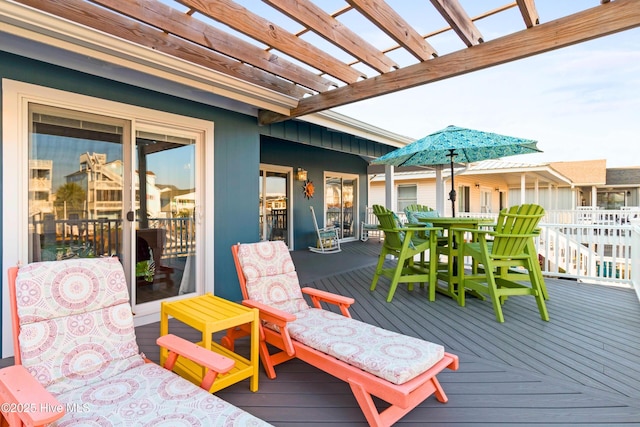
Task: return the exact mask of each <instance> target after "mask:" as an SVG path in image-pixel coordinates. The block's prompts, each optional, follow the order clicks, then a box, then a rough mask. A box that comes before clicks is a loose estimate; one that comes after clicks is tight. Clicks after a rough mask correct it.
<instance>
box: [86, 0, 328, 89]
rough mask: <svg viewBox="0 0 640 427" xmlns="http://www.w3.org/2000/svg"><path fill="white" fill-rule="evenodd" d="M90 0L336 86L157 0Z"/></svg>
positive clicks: (288, 74)
mask: <svg viewBox="0 0 640 427" xmlns="http://www.w3.org/2000/svg"><path fill="white" fill-rule="evenodd" d="M91 1H92V2H94V3H96V4H99V5H101V6H104V7H106V8H108V9H110V10H113V11H115V12H118V13H121V14H123V15H126V16H129V17H131V18H133V19H135V20H138V21H140V22H144V23H146V24H148V25H151V26H153V27H156V28H158V29H160V30H162V31H165V32H167V33H169V34H173V35H175V36H177V37H180V38H182V39H184V40H187V41H190V42H193V43H196V44H198V45H200V46H202V47H205V48H207V49H211V50H214V51H216V52H219V53H221V54H223V55H226V56H229V57H231V58H234V59H236V60H238V61H241V62H243V63H245V64H249V65H252V66H254V67H256V68H258V69H261V70H263V71H267V72H268V73H270V74H273V75H275V76H280V77H282V78H284V79H287V80H290V81H292V82H294V83H297V84H299V85H301V86H304V87H306V88H309V89H312V90H314V91H316V92H324V91H326V90H329V89H330V88H332V87H335V86H336V84H335V83H334V82H331V81H330V80H327V79H325V78H322V77H320V76H318V75H317V74H315V73H312V72H311V71H309V70H307V69H305V68H302V67H300V66H298V65H296V64H294V63H292V62H290V61H287V60H285V59H283V58H279V57H278V56H277V55H275V54H273V53H270V52H267V51H266V50H264V49H261V48H259V47H258V46H255V45H253V44H251V43H248V42H246V41H244V40H242V39H240V38H238V37H235V36H233V35H231V34H228V33H226V32H224V31H222V30H220V29H218V28H215V27H213V26H211V25H207V24H206V23H204V22H203V21H201V20H199V19H196V18H193V17H191V16H189V15H188V14H185V13H182V12H180V11H178V10H176V9H173V8H172V7H170V6H167V5H165V4H163V3H161V2H159V1H157V0H91Z"/></svg>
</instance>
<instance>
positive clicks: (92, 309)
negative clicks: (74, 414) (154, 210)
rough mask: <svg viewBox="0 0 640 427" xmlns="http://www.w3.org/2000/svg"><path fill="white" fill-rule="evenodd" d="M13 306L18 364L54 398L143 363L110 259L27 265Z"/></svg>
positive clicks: (122, 285) (120, 276) (120, 274)
mask: <svg viewBox="0 0 640 427" xmlns="http://www.w3.org/2000/svg"><path fill="white" fill-rule="evenodd" d="M16 302H17V308H18V314H19V318H20V334H19V337H18V339H19V341H20V351H21V356H22V364H23V365H24V366H25V368H27V369H28V370H29V372H31V374H32V375H33V376H34V377H35V378H36V379H37V380H38V381H39V382H40V383H41V384H42V385H43V386H45V387H46V388H47V389H48V390H49V391H50V392H52V393H54V394H58V393H63V392H65V391H68V390H72V389H74V388H77V387H82V386H85V385H87V384H92V383H99V382H101V381H104V379H105V378H109V377H112V376H113V375H116V374H118V373H120V372H123V371H126V370H128V369H131V368H133V367H136V366H140V365H142V364H144V360H143V359H142V357H141V356H140V351H139V349H138V344H137V343H136V337H135V332H134V326H133V316H132V314H131V306H130V305H129V294H128V290H127V285H126V281H125V278H124V271H123V269H122V266H121V264H120V263H119V262H118V260H117V259H115V258H100V259H92V260H87V259H71V260H65V261H50V262H42V263H33V264H29V265H26V266H24V267H22V268H20V270H18V277H17V279H16Z"/></svg>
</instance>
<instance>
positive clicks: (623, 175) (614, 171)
mask: <svg viewBox="0 0 640 427" xmlns="http://www.w3.org/2000/svg"><path fill="white" fill-rule="evenodd" d="M607 186H618V187H624V186H630V187H638V186H640V166H635V167H629V168H611V169H607Z"/></svg>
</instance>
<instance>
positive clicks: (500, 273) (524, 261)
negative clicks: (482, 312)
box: [458, 204, 549, 322]
mask: <svg viewBox="0 0 640 427" xmlns="http://www.w3.org/2000/svg"><path fill="white" fill-rule="evenodd" d="M543 216H544V209H543V208H542V207H541V206H539V205H534V204H525V205H519V206H512V207H511V208H509V209H503V210H502V211H501V212H500V214H499V216H498V221H497V223H496V225H495V226H494V229H493V231H491V230H477V229H465V230H464V231H466V232H469V233H473V234H474V235H475V236H477V240H476V239H474V240H476V241H475V242H461V247H460V250H461V252H462V254H463V255H464V256H470V257H472V258H473V260H474V261H476V262H477V263H478V266H479V268H478V269H477V271H475V272H472V273H471V274H468V273H465V272H464V266H463V265H462V263H460V266H459V267H458V271H459V273H458V275H459V276H460V277H463V286H464V288H466V289H471V290H474V291H476V292H478V293H480V294H483V295H488V296H489V297H490V298H491V301H492V303H493V309H494V311H495V314H496V319H497V320H498V322H504V315H503V313H502V304H504V303H505V301H506V300H507V297H509V296H521V295H530V296H533V297H534V298H535V300H536V303H537V305H538V311H539V312H540V317H541V318H542V320H545V321H548V320H549V313H548V312H547V307H546V305H545V301H544V300H545V294H546V289H545V285H544V279H543V278H542V274H541V272H540V265H539V264H538V256H537V254H536V253H535V251H534V250H532V246H533V243H532V242H533V239H534V238H535V237H536V236H537V235H538V229H537V226H538V223H539V222H540V219H541V218H542V217H543ZM523 269H524V270H523ZM525 282H528V283H525ZM461 298H462V304H461V305H464V292H462V295H461Z"/></svg>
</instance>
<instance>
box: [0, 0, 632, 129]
mask: <svg viewBox="0 0 640 427" xmlns="http://www.w3.org/2000/svg"><path fill="white" fill-rule="evenodd" d="M500 3H504V1H503V0H502V1H497V2H496V1H490V2H489V1H482V2H478V1H475V0H431V1H430V2H427V1H411V2H410V6H407V5H408V4H409V2H406V1H405V0H400V1H394V0H388V2H385V1H383V0H315V1H312V0H263V2H259V1H258V0H237V2H234V1H232V0H210V1H205V0H176V1H174V0H162V1H161V0H0V22H4V24H3V25H9V26H11V28H9V30H8V31H9V32H15V33H21V32H36V33H38V35H39V41H40V42H42V43H44V44H50V45H52V46H53V45H55V46H56V47H58V48H60V47H62V48H63V49H64V48H67V49H77V50H78V51H79V52H81V53H85V54H86V55H89V56H93V57H96V58H97V59H100V60H107V61H111V62H112V63H114V64H115V65H116V66H118V67H124V68H127V67H131V66H137V67H144V68H145V70H147V71H148V70H152V71H156V72H158V73H162V75H163V76H165V77H167V76H168V77H169V78H174V79H175V80H179V81H181V82H185V84H187V85H192V86H193V87H194V88H197V89H198V90H203V91H210V92H212V93H215V94H218V95H221V96H224V97H228V98H231V99H235V100H238V101H240V102H243V103H246V104H248V105H250V106H252V107H254V108H256V110H257V116H258V120H259V123H260V124H270V123H275V122H279V121H283V120H287V119H290V118H295V117H299V116H303V115H307V114H311V113H317V112H321V111H325V110H328V109H331V108H333V107H338V106H341V105H345V104H349V103H353V102H357V101H361V100H365V99H368V98H372V97H376V96H380V95H384V94H388V93H392V92H396V91H400V90H403V89H408V88H411V87H415V86H419V85H425V84H428V83H431V82H435V81H439V80H442V79H447V78H449V77H453V76H457V75H461V74H465V73H470V72H473V71H477V70H481V69H484V68H488V67H492V66H495V65H499V64H503V63H506V62H510V61H515V60H518V59H521V58H526V57H529V56H532V55H537V54H540V53H544V52H547V51H550V50H554V49H559V48H562V47H565V46H570V45H573V44H576V43H581V42H584V41H587V40H590V39H594V38H597V37H602V36H606V35H609V34H613V33H616V32H620V31H624V30H628V29H631V28H634V27H637V26H639V25H640V1H638V0H616V1H606V0H601V1H598V0H593V1H582V2H571V3H573V4H572V5H571V7H572V8H574V9H578V8H580V7H583V8H584V7H586V8H584V9H578V10H577V11H572V12H570V14H567V15H565V16H562V17H560V18H557V19H555V20H553V21H550V22H543V21H542V20H541V18H540V17H539V15H538V11H537V8H536V3H535V1H534V0H517V1H513V2H509V3H507V4H502V5H497V6H496V4H500ZM576 3H579V5H577V4H576ZM489 5H491V6H492V7H493V9H491V10H477V9H478V8H486V7H488V6H489ZM23 6H28V7H29V8H25V7H23ZM328 7H333V8H334V9H331V10H327V8H328ZM31 8H33V9H31ZM407 10H410V11H411V13H407ZM40 12H44V14H40V15H41V16H39V18H38V19H37V20H34V18H33V13H40ZM60 18H62V19H60ZM497 18H500V19H501V22H503V23H504V22H505V21H504V20H507V21H506V22H508V23H509V24H510V25H508V26H507V27H508V28H511V29H512V30H509V29H507V32H506V33H504V30H502V31H503V33H502V34H500V33H499V32H497V31H494V30H493V29H492V28H491V27H489V26H488V25H487V30H485V31H484V32H481V31H480V28H482V25H483V23H484V22H489V21H491V20H493V19H497ZM78 24H80V25H78ZM503 27H504V25H503ZM356 28H358V29H361V28H367V31H366V33H360V34H359V33H356V30H355V29H356ZM5 31H7V30H5ZM91 34H99V35H100V37H95V38H94V37H92V36H91ZM452 34H455V41H456V42H457V45H456V46H454V47H451V46H452V44H451V43H450V40H451V37H449V38H443V35H449V36H450V35H452ZM105 36H106V37H108V40H114V43H113V44H112V43H107V42H105V38H104V37H105ZM115 41H117V43H116V42H115ZM123 46H125V47H123ZM105 58H106V59H105ZM109 58H111V59H109ZM114 58H115V59H114Z"/></svg>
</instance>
